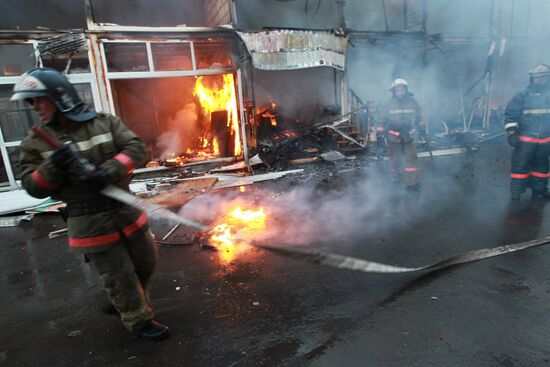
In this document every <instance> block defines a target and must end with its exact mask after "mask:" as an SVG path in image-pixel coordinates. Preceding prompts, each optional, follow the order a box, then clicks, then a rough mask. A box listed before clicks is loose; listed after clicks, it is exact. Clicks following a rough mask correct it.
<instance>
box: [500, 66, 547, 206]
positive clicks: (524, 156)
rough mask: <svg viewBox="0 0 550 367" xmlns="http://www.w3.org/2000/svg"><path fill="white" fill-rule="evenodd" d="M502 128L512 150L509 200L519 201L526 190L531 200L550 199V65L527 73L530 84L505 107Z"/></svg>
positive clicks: (537, 67) (536, 67) (538, 67)
mask: <svg viewBox="0 0 550 367" xmlns="http://www.w3.org/2000/svg"><path fill="white" fill-rule="evenodd" d="M504 128H505V129H506V133H507V135H508V142H509V143H510V145H511V146H513V147H514V152H513V153H512V164H511V166H512V167H511V174H510V177H511V199H512V200H519V199H520V196H521V194H522V193H524V192H525V190H526V189H527V188H531V190H532V198H533V199H540V198H550V193H549V192H548V188H547V184H548V177H549V176H550V173H548V170H549V167H548V156H549V155H550V66H548V65H544V64H539V65H537V66H535V67H534V68H533V69H531V70H530V71H529V85H528V86H527V88H525V89H524V90H522V91H521V92H519V93H517V94H516V95H515V96H514V97H513V98H512V100H511V101H510V103H508V106H507V107H506V110H505V112H504Z"/></svg>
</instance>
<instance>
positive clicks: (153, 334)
mask: <svg viewBox="0 0 550 367" xmlns="http://www.w3.org/2000/svg"><path fill="white" fill-rule="evenodd" d="M132 335H134V336H135V337H137V338H140V339H145V340H151V341H161V340H164V339H166V338H168V337H169V336H170V329H169V328H168V326H166V325H163V324H161V323H160V322H157V321H154V320H153V321H150V322H149V323H147V324H146V325H145V326H143V327H141V328H139V329H137V330H135V331H133V332H132Z"/></svg>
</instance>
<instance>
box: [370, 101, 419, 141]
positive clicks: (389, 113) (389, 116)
mask: <svg viewBox="0 0 550 367" xmlns="http://www.w3.org/2000/svg"><path fill="white" fill-rule="evenodd" d="M378 124H379V125H380V126H381V127H383V128H384V130H385V132H386V133H387V134H388V136H389V137H390V138H391V137H393V136H398V135H397V133H398V134H399V136H400V137H401V138H405V139H407V138H410V133H411V130H413V129H414V128H416V127H418V125H421V124H422V115H421V112H420V107H419V105H418V103H417V102H416V99H415V98H414V96H413V94H412V93H408V94H407V96H405V97H404V98H403V99H397V98H395V97H393V98H391V99H390V100H388V101H387V102H386V103H384V105H382V107H381V108H380V111H379V114H378Z"/></svg>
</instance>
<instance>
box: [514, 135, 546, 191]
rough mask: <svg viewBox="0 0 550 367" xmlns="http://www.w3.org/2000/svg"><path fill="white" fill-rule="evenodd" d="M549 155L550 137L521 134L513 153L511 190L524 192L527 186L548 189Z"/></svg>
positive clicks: (535, 189) (536, 189) (537, 189)
mask: <svg viewBox="0 0 550 367" xmlns="http://www.w3.org/2000/svg"><path fill="white" fill-rule="evenodd" d="M547 140H548V141H547ZM549 156H550V139H548V138H547V139H537V138H531V137H527V136H520V137H519V141H518V144H517V146H516V148H515V149H514V152H513V153H512V173H511V174H510V176H511V191H512V192H516V193H523V192H525V190H526V189H527V188H531V189H532V190H533V191H546V186H547V184H548V177H549V176H550V174H549V173H548V171H549V165H548V157H549Z"/></svg>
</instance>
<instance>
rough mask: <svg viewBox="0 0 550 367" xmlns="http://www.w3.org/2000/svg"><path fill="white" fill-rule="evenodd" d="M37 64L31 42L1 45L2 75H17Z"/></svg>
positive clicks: (0, 66) (0, 68)
mask: <svg viewBox="0 0 550 367" xmlns="http://www.w3.org/2000/svg"><path fill="white" fill-rule="evenodd" d="M35 65H36V59H35V57H34V48H33V46H32V45H31V44H25V45H0V76H17V75H21V74H23V73H24V72H25V71H26V70H28V69H30V68H32V67H34V66H35Z"/></svg>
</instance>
